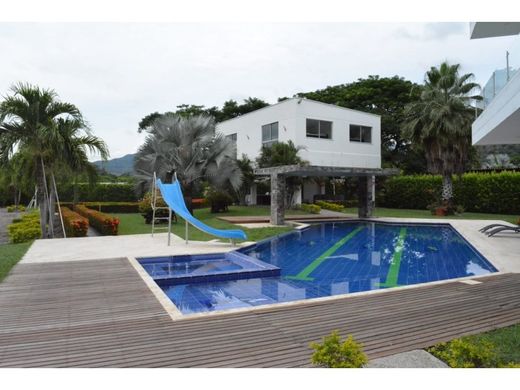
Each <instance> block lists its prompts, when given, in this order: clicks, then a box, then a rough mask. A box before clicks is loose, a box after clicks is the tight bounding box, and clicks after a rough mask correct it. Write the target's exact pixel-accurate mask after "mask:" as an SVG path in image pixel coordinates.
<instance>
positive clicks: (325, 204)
mask: <svg viewBox="0 0 520 390" xmlns="http://www.w3.org/2000/svg"><path fill="white" fill-rule="evenodd" d="M315 203H316V204H317V205H318V206H320V207H321V208H322V209H326V210H332V211H342V210H343V206H342V205H341V204H337V203H332V202H327V201H324V200H317V201H316V202H315Z"/></svg>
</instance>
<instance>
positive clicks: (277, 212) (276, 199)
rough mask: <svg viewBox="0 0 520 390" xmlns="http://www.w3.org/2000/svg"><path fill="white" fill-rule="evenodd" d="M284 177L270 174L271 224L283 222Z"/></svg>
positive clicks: (281, 223)
mask: <svg viewBox="0 0 520 390" xmlns="http://www.w3.org/2000/svg"><path fill="white" fill-rule="evenodd" d="M284 193H285V177H283V176H282V175H277V174H276V173H273V174H272V175H271V224H273V225H283V224H284V223H285V221H284V216H285V210H284V209H285V207H284V204H285V199H284Z"/></svg>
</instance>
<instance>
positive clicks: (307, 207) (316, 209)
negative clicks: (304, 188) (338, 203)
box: [300, 203, 321, 214]
mask: <svg viewBox="0 0 520 390" xmlns="http://www.w3.org/2000/svg"><path fill="white" fill-rule="evenodd" d="M300 208H301V209H302V210H303V211H305V212H306V213H310V214H319V213H320V212H321V207H320V206H318V205H317V204H308V203H302V204H301V206H300Z"/></svg>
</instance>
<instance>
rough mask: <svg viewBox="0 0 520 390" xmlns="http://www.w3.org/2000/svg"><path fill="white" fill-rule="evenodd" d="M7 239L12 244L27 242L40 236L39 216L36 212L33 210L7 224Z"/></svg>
mask: <svg viewBox="0 0 520 390" xmlns="http://www.w3.org/2000/svg"><path fill="white" fill-rule="evenodd" d="M7 229H8V234H9V240H10V242H12V243H13V244H18V243H21V242H28V241H31V240H34V239H36V238H40V237H41V234H42V232H41V229H40V216H39V214H38V212H33V213H29V214H26V215H24V216H23V217H21V218H17V219H16V221H13V223H12V224H10V225H9V227H8V228H7Z"/></svg>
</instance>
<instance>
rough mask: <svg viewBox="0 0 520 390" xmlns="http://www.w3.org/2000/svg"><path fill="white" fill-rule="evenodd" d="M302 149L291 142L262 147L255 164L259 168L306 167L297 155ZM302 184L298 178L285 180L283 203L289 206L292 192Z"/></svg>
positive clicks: (304, 162) (305, 162)
mask: <svg viewBox="0 0 520 390" xmlns="http://www.w3.org/2000/svg"><path fill="white" fill-rule="evenodd" d="M302 149H303V147H301V146H295V145H294V143H293V142H292V141H288V142H276V143H274V144H272V145H271V146H262V149H261V151H260V156H258V157H257V159H256V163H257V164H258V166H259V167H260V168H268V167H277V166H282V165H307V164H308V162H307V161H305V160H303V159H302V158H301V157H300V156H299V155H298V153H299V152H300V150H302ZM301 184H302V179H301V178H299V177H288V178H286V179H285V203H286V206H289V205H291V203H292V198H293V195H294V192H295V191H296V189H297V188H298V186H300V185H301Z"/></svg>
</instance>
